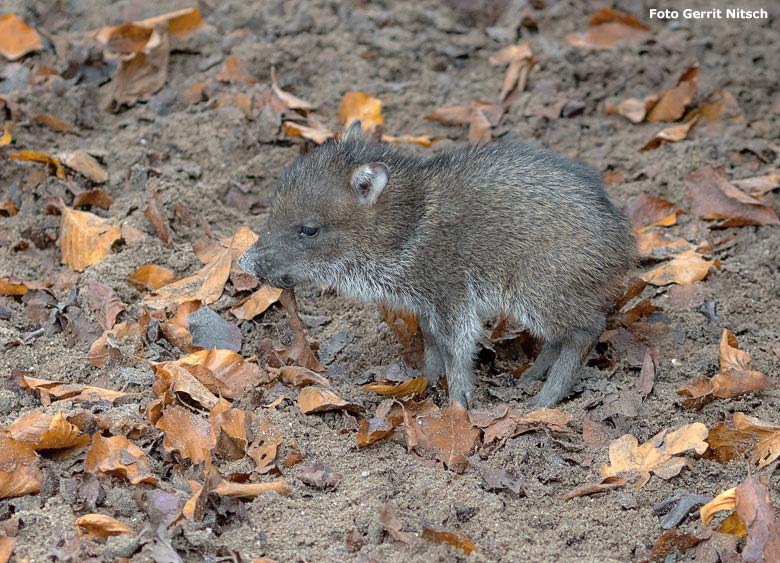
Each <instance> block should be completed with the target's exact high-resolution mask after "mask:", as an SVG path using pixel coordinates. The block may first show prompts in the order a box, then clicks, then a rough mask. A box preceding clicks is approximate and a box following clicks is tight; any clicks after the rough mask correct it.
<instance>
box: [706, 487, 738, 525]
mask: <svg viewBox="0 0 780 563" xmlns="http://www.w3.org/2000/svg"><path fill="white" fill-rule="evenodd" d="M736 504H737V489H736V487H734V488H731V489H727V490H725V491H723V492H722V493H720V494H719V495H718V496H716V497H715V498H714V499H712V500H711V501H710V502H708V503H707V504H705V505H704V506H702V507H701V510H700V511H699V516H700V517H701V521H702V523H703V524H704V525H705V526H709V525H710V523H711V522H712V519H713V518H714V517H715V515H716V514H717V513H718V512H723V511H724V510H734V507H735V506H736Z"/></svg>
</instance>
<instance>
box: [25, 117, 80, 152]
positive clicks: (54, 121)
mask: <svg viewBox="0 0 780 563" xmlns="http://www.w3.org/2000/svg"><path fill="white" fill-rule="evenodd" d="M33 119H34V120H35V121H37V122H38V123H42V124H43V125H45V126H46V127H48V128H49V129H51V130H52V131H56V132H57V133H65V134H75V133H76V131H75V129H74V127H73V125H71V124H70V123H68V122H66V121H63V120H62V119H59V118H57V117H54V116H53V115H49V114H48V113H39V114H38V115H36V116H35V117H33ZM60 160H62V157H60Z"/></svg>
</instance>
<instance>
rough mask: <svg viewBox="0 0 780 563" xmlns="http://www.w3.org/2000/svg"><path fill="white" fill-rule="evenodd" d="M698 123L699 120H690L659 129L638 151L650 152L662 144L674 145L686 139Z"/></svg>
mask: <svg viewBox="0 0 780 563" xmlns="http://www.w3.org/2000/svg"><path fill="white" fill-rule="evenodd" d="M698 122H699V119H698V118H695V119H692V120H690V121H689V122H688V123H683V124H682V125H673V126H672V127H667V128H666V129H661V130H660V131H659V132H658V133H656V134H655V135H654V136H653V138H652V139H650V140H649V141H647V143H645V145H644V146H643V147H642V148H641V149H639V150H640V151H650V150H654V149H657V148H658V147H660V146H661V145H662V144H663V143H676V142H677V141H682V140H683V139H687V138H688V134H689V133H690V132H691V131H692V130H693V128H694V127H695V126H696V124H697V123H698Z"/></svg>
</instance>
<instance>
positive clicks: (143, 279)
mask: <svg viewBox="0 0 780 563" xmlns="http://www.w3.org/2000/svg"><path fill="white" fill-rule="evenodd" d="M127 279H128V282H129V283H130V285H131V286H133V287H134V288H135V289H137V290H138V291H141V290H144V289H151V290H155V289H160V288H161V287H163V286H164V285H168V284H170V283H173V282H174V280H175V279H176V276H175V275H174V273H173V272H171V271H170V270H169V269H168V268H163V267H162V266H157V265H155V264H145V265H143V266H141V267H140V268H138V269H137V270H136V271H135V272H133V273H132V274H130V275H129V276H128V278H127Z"/></svg>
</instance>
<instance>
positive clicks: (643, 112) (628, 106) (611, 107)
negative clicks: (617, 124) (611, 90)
mask: <svg viewBox="0 0 780 563" xmlns="http://www.w3.org/2000/svg"><path fill="white" fill-rule="evenodd" d="M657 102H658V94H652V95H650V96H645V98H644V99H642V100H638V99H636V98H628V99H626V100H623V101H621V102H619V103H618V104H617V105H615V104H612V103H610V102H606V103H605V104H604V111H605V112H606V113H607V114H609V115H622V116H623V117H625V118H626V119H628V120H629V121H630V122H631V123H641V122H642V121H644V120H645V117H646V116H647V112H649V111H650V110H651V109H652V108H653V106H654V105H655V104H656V103H657Z"/></svg>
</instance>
